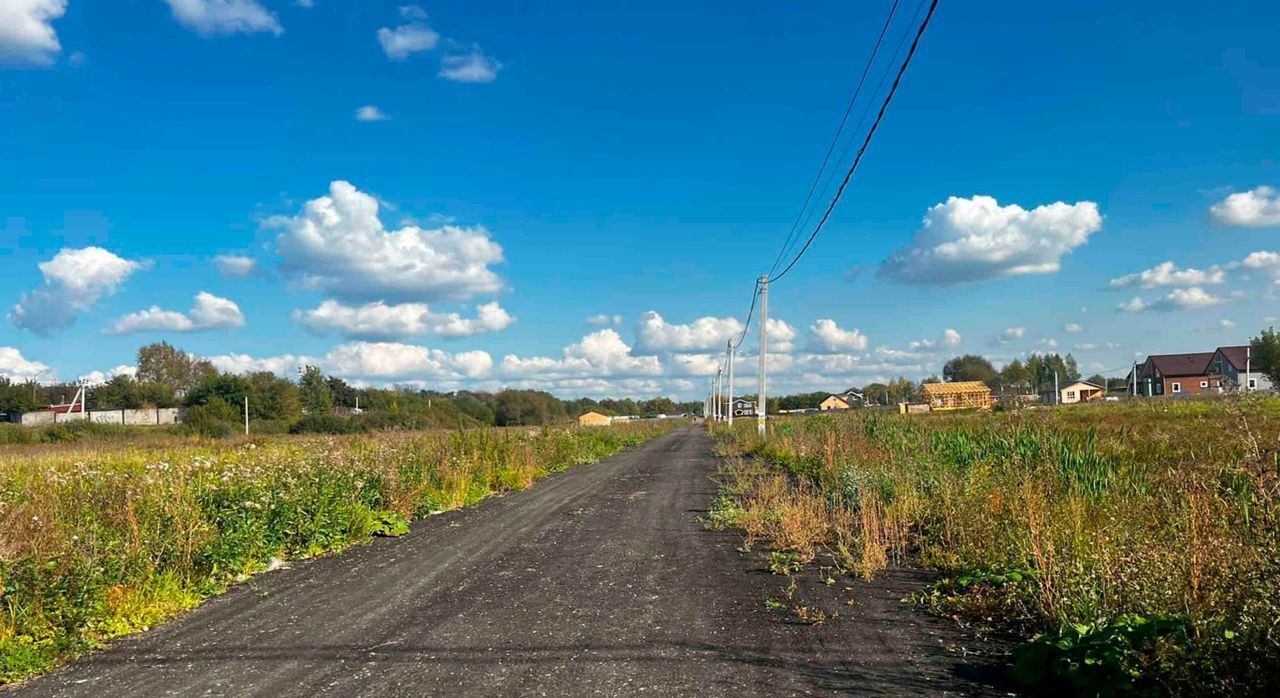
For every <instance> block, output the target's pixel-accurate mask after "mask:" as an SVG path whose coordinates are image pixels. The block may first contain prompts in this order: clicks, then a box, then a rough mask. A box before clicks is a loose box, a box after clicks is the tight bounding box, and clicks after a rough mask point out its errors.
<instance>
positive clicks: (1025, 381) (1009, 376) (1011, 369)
mask: <svg viewBox="0 0 1280 698" xmlns="http://www.w3.org/2000/svg"><path fill="white" fill-rule="evenodd" d="M1000 382H1001V383H1003V384H1004V385H1007V386H1011V387H1013V388H1014V389H1018V388H1025V387H1027V386H1029V385H1031V370H1030V369H1029V368H1028V367H1027V365H1026V364H1024V363H1022V361H1020V360H1019V359H1014V360H1013V361H1010V362H1009V363H1007V364H1005V366H1004V368H1002V369H1000Z"/></svg>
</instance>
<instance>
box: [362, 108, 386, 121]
mask: <svg viewBox="0 0 1280 698" xmlns="http://www.w3.org/2000/svg"><path fill="white" fill-rule="evenodd" d="M390 119H391V117H389V116H387V113H386V112H384V111H382V110H381V109H379V108H377V107H375V106H374V105H372V104H366V105H364V106H363V107H360V108H359V109H357V110H356V121H389V120H390Z"/></svg>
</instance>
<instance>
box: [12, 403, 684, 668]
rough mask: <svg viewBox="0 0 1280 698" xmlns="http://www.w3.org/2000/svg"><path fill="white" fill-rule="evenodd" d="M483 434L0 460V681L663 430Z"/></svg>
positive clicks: (665, 425)
mask: <svg viewBox="0 0 1280 698" xmlns="http://www.w3.org/2000/svg"><path fill="white" fill-rule="evenodd" d="M674 426H676V424H675V422H674V420H672V421H664V422H646V423H640V424H636V425H628V426H618V427H612V428H609V429H576V428H558V429H556V428H546V429H532V428H530V429H476V430H468V431H459V432H452V433H450V432H436V433H383V434H378V435H372V436H358V437H331V438H315V437H312V438H309V439H302V438H297V437H282V438H273V439H269V440H263V439H258V440H251V441H241V442H237V443H218V442H208V441H204V442H201V441H199V440H194V439H186V440H174V441H170V442H158V443H154V444H145V445H143V446H137V447H132V446H120V445H115V444H107V445H102V444H98V445H97V446H96V447H94V448H87V447H85V446H84V445H83V444H76V445H64V446H48V445H45V446H40V447H38V448H36V447H32V446H17V447H9V450H7V451H0V682H12V681H15V680H19V679H22V678H24V677H27V676H30V675H32V674H36V673H39V672H42V671H46V670H48V669H49V668H51V667H53V666H55V665H57V664H58V663H60V662H62V661H65V660H66V659H67V658H69V657H74V656H76V655H77V654H80V653H83V652H85V651H87V650H90V649H92V648H94V647H97V646H100V645H101V644H102V643H103V642H105V641H107V640H109V639H111V638H114V637H118V636H121V635H125V634H128V633H132V632H137V631H140V630H143V629H146V628H149V627H152V626H154V625H156V624H157V623H161V622H163V621H165V620H167V619H169V618H172V617H173V616H175V615H177V614H179V613H181V612H183V611H185V610H188V609H190V608H192V607H194V606H195V605H197V604H198V603H199V602H200V601H201V600H202V599H204V598H206V597H208V596H211V595H214V594H218V593H220V592H221V591H223V590H224V589H225V588H226V587H227V586H228V585H229V584H233V583H235V582H238V581H242V580H244V579H245V578H247V577H248V576H249V575H252V574H254V573H256V572H259V571H261V570H264V569H266V568H267V566H268V565H269V564H270V563H271V561H272V559H273V558H278V559H292V558H305V557H310V556H315V555H322V554H327V553H334V552H337V551H340V550H342V549H344V548H346V547H348V546H350V545H353V544H357V543H361V542H364V541H367V540H369V539H370V538H371V537H373V536H378V535H387V536H395V535H400V534H403V533H405V532H407V531H408V522H409V521H410V520H412V519H415V518H420V517H423V516H427V515H430V514H432V513H435V512H439V511H443V510H448V509H453V508H457V507H462V506H468V505H471V504H475V503H477V502H479V501H481V500H482V499H484V498H486V497H488V496H491V495H493V494H498V493H502V492H509V491H515V490H520V489H524V488H525V487H528V486H529V485H530V484H532V483H533V482H535V481H536V480H538V479H540V478H542V477H545V476H547V475H549V474H551V473H555V472H558V471H561V470H564V469H566V468H569V467H572V466H574V465H578V464H583V463H590V462H594V461H597V460H599V459H601V458H603V457H605V456H608V455H610V454H612V453H616V452H618V451H620V450H622V449H625V448H628V447H631V446H634V445H636V444H639V443H641V442H643V441H645V440H646V439H649V438H652V437H654V436H657V435H659V434H661V433H664V432H666V431H669V430H670V429H671V428H674Z"/></svg>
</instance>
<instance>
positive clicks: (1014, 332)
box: [996, 327, 1027, 344]
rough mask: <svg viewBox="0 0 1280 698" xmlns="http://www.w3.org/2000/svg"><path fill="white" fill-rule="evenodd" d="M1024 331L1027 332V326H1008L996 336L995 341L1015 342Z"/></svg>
mask: <svg viewBox="0 0 1280 698" xmlns="http://www.w3.org/2000/svg"><path fill="white" fill-rule="evenodd" d="M1026 333H1027V328H1025V327H1010V328H1008V329H1006V330H1005V331H1004V332H1001V333H1000V336H999V337H997V338H996V341H997V342H1000V343H1001V344H1003V343H1005V342H1015V341H1017V340H1019V339H1022V337H1023V335H1025V334H1026Z"/></svg>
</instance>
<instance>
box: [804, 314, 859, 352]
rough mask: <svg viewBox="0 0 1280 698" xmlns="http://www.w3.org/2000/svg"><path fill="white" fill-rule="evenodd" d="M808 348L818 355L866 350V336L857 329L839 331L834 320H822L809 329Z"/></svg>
mask: <svg viewBox="0 0 1280 698" xmlns="http://www.w3.org/2000/svg"><path fill="white" fill-rule="evenodd" d="M808 348H809V351H812V352H815V353H819V354H837V353H842V352H849V351H862V350H864V349H866V348H867V336H866V335H864V334H862V333H861V332H860V331H858V329H857V328H854V329H851V330H845V329H841V328H840V326H839V325H837V324H836V321H835V320H831V319H826V318H824V319H821V320H818V321H817V322H815V323H813V325H812V326H811V327H810V328H809V343H808Z"/></svg>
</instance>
